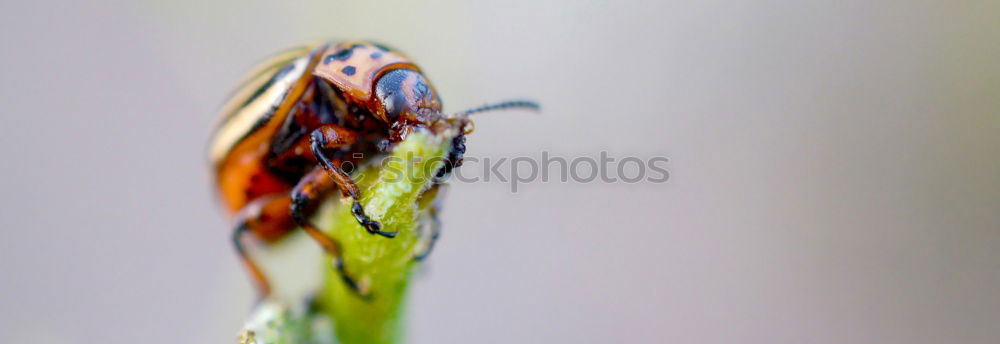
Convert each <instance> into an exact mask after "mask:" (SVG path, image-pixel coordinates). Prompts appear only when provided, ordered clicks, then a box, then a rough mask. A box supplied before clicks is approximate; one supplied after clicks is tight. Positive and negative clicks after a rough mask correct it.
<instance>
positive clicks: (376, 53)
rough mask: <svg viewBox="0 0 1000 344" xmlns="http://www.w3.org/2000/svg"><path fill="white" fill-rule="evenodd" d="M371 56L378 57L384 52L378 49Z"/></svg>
mask: <svg viewBox="0 0 1000 344" xmlns="http://www.w3.org/2000/svg"><path fill="white" fill-rule="evenodd" d="M370 56H371V58H373V59H377V58H379V57H382V52H381V51H376V52H374V53H372V54H371V55H370Z"/></svg>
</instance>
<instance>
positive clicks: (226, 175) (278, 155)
mask: <svg viewBox="0 0 1000 344" xmlns="http://www.w3.org/2000/svg"><path fill="white" fill-rule="evenodd" d="M499 108H531V109H537V108H538V105H537V104H535V103H533V102H530V101H508V102H502V103H497V104H492V105H485V106H482V107H479V108H474V109H470V110H466V111H463V112H460V113H457V114H450V115H448V114H443V113H442V112H441V110H442V105H441V100H440V98H439V97H438V93H437V91H436V90H435V89H434V86H432V85H431V83H430V82H429V81H428V80H427V78H426V77H425V76H424V74H423V73H422V72H421V70H420V68H418V67H417V65H416V64H414V63H413V62H411V61H410V60H409V59H408V58H406V57H405V56H404V55H403V54H401V53H400V52H398V51H395V50H392V49H389V48H387V47H385V46H383V45H380V44H376V43H372V42H365V41H350V42H342V43H324V44H310V45H306V46H302V47H298V48H294V49H289V50H286V51H284V52H281V53H279V54H277V55H275V56H273V57H271V58H270V59H268V60H267V61H266V62H264V63H263V64H261V65H260V66H258V67H257V68H255V69H253V70H252V71H251V72H250V73H249V74H248V76H247V78H246V79H245V80H244V81H243V82H242V83H241V84H240V85H239V86H238V87H237V88H236V90H235V91H234V92H233V93H232V94H231V95H230V97H229V99H228V101H227V102H226V103H224V105H223V107H222V109H221V110H220V112H221V114H220V117H221V120H220V122H219V124H218V126H217V128H216V130H215V132H214V135H213V138H212V140H211V143H210V147H209V160H210V161H211V164H212V166H213V168H214V178H215V183H216V188H217V191H218V195H219V197H220V199H221V201H222V203H223V205H224V207H225V209H226V210H227V211H228V213H229V215H230V217H231V218H232V219H233V221H234V222H235V229H234V232H233V236H232V240H233V244H234V246H235V248H236V251H237V253H238V254H239V256H240V259H241V260H242V262H243V263H244V265H245V266H246V268H247V270H248V271H249V273H250V275H251V277H252V279H253V281H254V284H255V285H256V287H257V290H258V292H259V294H260V296H261V297H264V296H266V295H268V293H269V292H270V290H271V286H270V283H269V282H268V279H267V278H266V277H265V275H264V273H263V272H262V271H261V269H260V267H259V266H258V265H257V264H256V263H255V262H254V260H253V259H251V257H250V256H249V255H248V253H247V250H246V247H245V245H244V243H243V239H244V237H246V235H247V234H252V236H253V237H256V238H257V239H259V240H261V241H263V242H265V243H274V242H277V241H279V240H281V239H282V238H284V237H285V236H286V235H287V234H288V233H290V232H291V231H292V230H294V229H296V228H302V229H303V230H305V231H306V233H308V234H309V236H310V237H311V238H312V239H314V240H315V241H316V242H317V243H319V244H320V246H321V247H322V248H323V250H324V251H325V252H326V253H327V254H330V255H331V256H332V257H333V262H334V264H335V266H336V267H337V269H338V270H339V272H340V273H341V276H342V277H343V280H344V282H345V283H347V285H348V286H349V287H351V288H352V289H353V290H355V291H356V292H358V293H360V294H364V291H360V290H358V286H357V284H356V283H355V282H354V279H352V278H351V277H350V275H349V274H348V273H347V269H346V268H345V267H344V264H343V262H342V260H341V259H340V257H341V248H340V245H339V244H338V241H337V240H336V239H335V238H333V237H331V236H329V235H327V234H326V233H324V232H323V231H321V230H319V229H318V228H317V227H316V226H315V225H314V224H312V223H311V222H310V220H309V219H310V216H311V214H313V213H314V212H315V210H316V207H317V206H318V203H319V202H318V201H319V200H321V199H323V198H325V197H329V196H330V195H331V194H332V192H333V191H335V190H340V192H341V194H342V196H343V197H350V198H351V199H352V200H353V203H352V208H351V210H352V213H353V214H354V216H355V218H356V219H357V221H358V223H359V224H361V226H362V227H364V228H365V229H366V230H367V231H368V232H369V233H371V234H376V235H381V236H383V237H385V238H392V237H394V235H395V233H393V232H387V231H383V230H382V228H381V225H380V224H379V222H378V221H377V220H375V219H372V218H370V217H368V216H367V215H366V214H365V211H364V208H363V207H362V205H361V203H359V202H358V199H359V195H360V190H358V186H357V185H356V184H355V182H354V181H353V180H352V179H351V176H350V174H348V172H347V171H344V170H343V169H342V168H341V166H344V165H342V164H343V163H346V162H350V163H351V164H353V166H358V165H360V164H362V163H364V162H365V160H367V159H371V158H372V157H374V156H376V155H378V154H379V153H382V152H387V151H390V150H391V149H392V147H393V145H394V144H395V143H398V142H400V141H402V140H403V139H405V138H406V136H407V135H408V134H410V133H413V132H417V131H431V132H434V131H435V130H436V129H435V128H438V127H440V126H441V125H445V124H447V125H450V126H458V127H459V128H463V130H464V129H465V128H469V127H470V126H471V122H470V121H469V119H468V115H470V114H472V113H477V112H482V111H487V110H493V109H499ZM464 143H465V136H464V134H460V135H458V136H456V137H455V138H454V141H453V144H452V151H451V152H450V153H449V154H448V157H447V161H446V163H445V165H444V167H442V169H441V170H440V171H438V177H445V176H446V175H447V174H448V173H449V172H451V170H452V169H453V168H454V167H457V166H459V165H460V164H461V162H462V156H463V154H464V152H465V144H464ZM436 183H440V180H436ZM438 185H440V184H436V185H435V186H432V187H431V189H430V190H428V191H427V192H426V194H428V195H431V196H429V197H433V195H434V194H436V193H437V187H438ZM432 210H433V209H432ZM434 213H436V210H435V211H433V212H432V216H433V214H434ZM432 228H433V227H432ZM435 237H436V235H432V238H435ZM428 247H432V245H428ZM424 256H426V253H422V254H419V255H418V256H417V257H415V259H419V258H421V257H424Z"/></svg>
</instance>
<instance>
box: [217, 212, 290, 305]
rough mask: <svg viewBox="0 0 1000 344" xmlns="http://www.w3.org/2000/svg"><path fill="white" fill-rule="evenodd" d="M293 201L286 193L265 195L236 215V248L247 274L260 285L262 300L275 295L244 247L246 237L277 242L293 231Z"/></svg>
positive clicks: (234, 231) (258, 289)
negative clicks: (291, 209)
mask: <svg viewBox="0 0 1000 344" xmlns="http://www.w3.org/2000/svg"><path fill="white" fill-rule="evenodd" d="M288 204H289V199H288V197H287V196H286V195H283V194H272V195H266V196H262V197H260V198H257V199H255V200H254V201H252V202H250V203H249V204H247V205H246V206H244V207H243V209H241V210H240V211H239V212H238V213H237V214H236V228H235V229H234V230H233V237H232V240H233V246H234V247H235V248H236V252H237V253H238V254H239V255H240V260H241V261H242V262H243V265H244V266H246V269H247V272H248V273H249V274H250V277H251V279H252V280H253V283H254V286H256V289H257V293H258V297H260V298H261V299H263V298H265V297H267V296H268V295H269V294H270V293H271V284H270V283H269V282H268V280H267V277H266V276H265V275H264V272H263V271H262V270H261V269H260V266H259V265H257V263H256V262H254V259H253V257H250V254H249V253H248V252H247V249H246V247H245V246H244V244H243V237H244V236H246V234H248V233H254V234H256V235H257V237H259V238H261V239H264V240H277V239H279V238H281V237H282V236H283V235H284V234H285V233H287V232H288V231H289V230H290V228H292V226H293V223H292V221H291V218H290V216H289V215H288Z"/></svg>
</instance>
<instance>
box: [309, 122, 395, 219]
mask: <svg viewBox="0 0 1000 344" xmlns="http://www.w3.org/2000/svg"><path fill="white" fill-rule="evenodd" d="M354 140H355V134H354V133H353V132H351V131H349V130H347V129H345V128H343V127H340V126H333V125H327V126H323V127H320V128H319V129H316V130H315V131H313V132H312V135H311V136H310V149H311V150H312V153H313V155H314V156H315V157H316V160H317V161H318V162H319V164H320V166H322V167H323V169H324V170H326V172H327V174H329V175H330V177H331V178H333V181H334V182H335V183H336V184H337V187H338V188H340V191H341V192H343V194H344V195H345V196H348V197H351V199H353V200H354V204H353V205H351V213H352V214H354V218H356V219H357V220H358V223H359V224H361V226H362V227H365V229H366V230H368V233H372V234H378V235H381V236H384V237H386V238H394V237H396V232H383V231H382V224H380V223H378V221H375V220H372V219H371V218H370V217H368V215H366V214H365V209H364V208H363V207H362V206H361V202H360V191H359V190H358V184H357V183H355V182H354V180H353V179H351V176H350V175H348V174H347V172H344V170H343V169H341V168H340V166H337V165H336V164H334V163H333V161H332V160H330V158H329V157H327V155H326V152H325V151H326V150H328V149H334V148H340V147H344V146H348V145H350V144H352V143H354Z"/></svg>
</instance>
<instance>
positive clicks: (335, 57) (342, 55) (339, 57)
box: [323, 48, 354, 64]
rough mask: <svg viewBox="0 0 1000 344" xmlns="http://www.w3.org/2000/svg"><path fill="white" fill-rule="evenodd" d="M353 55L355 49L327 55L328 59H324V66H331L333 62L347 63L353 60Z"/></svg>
mask: <svg viewBox="0 0 1000 344" xmlns="http://www.w3.org/2000/svg"><path fill="white" fill-rule="evenodd" d="M353 54H354V48H351V49H344V50H341V51H338V52H336V53H333V54H330V55H327V56H326V58H324V59H323V64H330V62H333V61H347V60H349V59H350V58H351V55H353Z"/></svg>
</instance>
